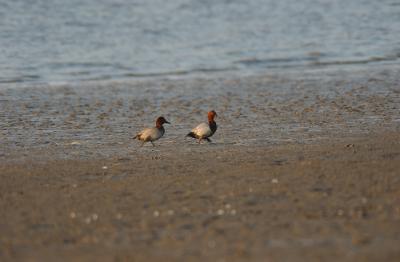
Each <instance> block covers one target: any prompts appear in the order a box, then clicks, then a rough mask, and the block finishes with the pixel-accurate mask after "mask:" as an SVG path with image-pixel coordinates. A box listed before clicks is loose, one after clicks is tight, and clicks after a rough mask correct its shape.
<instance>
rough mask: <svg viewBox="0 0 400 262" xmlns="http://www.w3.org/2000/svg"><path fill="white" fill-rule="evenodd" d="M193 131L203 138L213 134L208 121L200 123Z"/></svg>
mask: <svg viewBox="0 0 400 262" xmlns="http://www.w3.org/2000/svg"><path fill="white" fill-rule="evenodd" d="M192 133H193V134H195V135H196V136H197V137H201V138H205V137H209V136H210V135H212V131H211V129H210V126H209V125H208V124H206V123H201V124H200V125H198V126H196V127H195V128H193V129H192Z"/></svg>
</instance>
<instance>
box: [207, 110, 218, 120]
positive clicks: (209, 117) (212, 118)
mask: <svg viewBox="0 0 400 262" xmlns="http://www.w3.org/2000/svg"><path fill="white" fill-rule="evenodd" d="M216 116H218V115H217V112H215V111H214V110H211V111H210V112H208V121H214V117H216Z"/></svg>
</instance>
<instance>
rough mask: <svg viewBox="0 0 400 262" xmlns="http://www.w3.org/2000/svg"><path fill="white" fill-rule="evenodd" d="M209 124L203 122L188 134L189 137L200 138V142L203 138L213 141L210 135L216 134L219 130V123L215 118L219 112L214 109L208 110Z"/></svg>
mask: <svg viewBox="0 0 400 262" xmlns="http://www.w3.org/2000/svg"><path fill="white" fill-rule="evenodd" d="M207 116H208V124H207V123H201V124H199V125H198V126H196V127H195V128H193V129H192V131H190V133H189V134H187V135H186V136H187V137H193V138H195V139H198V143H199V144H200V143H201V140H203V139H204V140H207V141H208V142H211V139H210V137H211V136H212V135H214V133H215V131H217V123H215V121H214V118H215V117H216V116H218V115H217V113H216V112H215V111H214V110H211V111H210V112H208V115H207Z"/></svg>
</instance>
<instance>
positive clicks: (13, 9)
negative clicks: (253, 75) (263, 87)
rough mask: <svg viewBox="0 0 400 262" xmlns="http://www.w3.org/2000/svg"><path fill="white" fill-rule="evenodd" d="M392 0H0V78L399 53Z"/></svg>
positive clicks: (258, 66)
mask: <svg viewBox="0 0 400 262" xmlns="http://www.w3.org/2000/svg"><path fill="white" fill-rule="evenodd" d="M399 35H400V4H399V3H398V2H397V1H393V0H383V1H372V0H371V1H366V0H354V1H346V0H337V1H324V0H305V1H292V0H282V1H273V0H248V1H239V0H224V1H211V0H202V1H198V0H191V1H187V0H185V1H184V0H172V1H160V0H150V1H149V0H146V1H144V0H139V1H128V0H118V1H106V0H96V1H95V0H88V1H78V0H71V1H63V0H54V1H45V0H42V1H34V2H32V1H27V0H25V1H21V0H20V1H5V0H2V1H0V52H1V53H0V57H1V63H0V84H9V83H32V82H33V83H53V82H70V81H82V80H102V79H125V78H128V79H129V78H136V77H143V76H159V75H161V76H165V75H166V76H169V75H187V74H189V75H190V74H196V73H206V74H209V73H212V72H221V71H233V72H238V73H240V72H254V71H265V70H268V71H270V70H274V69H279V70H282V69H286V68H291V69H293V68H294V69H297V68H299V69H303V68H308V67H316V66H332V65H334V66H342V65H349V64H350V65H353V64H354V65H360V64H363V65H364V64H365V65H367V64H369V63H376V62H380V63H382V62H387V61H389V62H393V61H395V62H397V61H398V59H399V56H400V47H399V46H400V38H399Z"/></svg>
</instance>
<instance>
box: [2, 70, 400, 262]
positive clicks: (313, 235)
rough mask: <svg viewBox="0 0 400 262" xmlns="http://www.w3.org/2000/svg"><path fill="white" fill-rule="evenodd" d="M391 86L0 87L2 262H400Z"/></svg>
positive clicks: (332, 77) (325, 80)
mask: <svg viewBox="0 0 400 262" xmlns="http://www.w3.org/2000/svg"><path fill="white" fill-rule="evenodd" d="M399 75H400V67H399V66H398V65H385V66H384V65H382V66H371V67H368V68H365V67H364V68H362V69H355V68H347V69H342V70H332V69H331V70H328V69H326V68H325V69H324V68H321V69H318V70H317V69H315V70H309V71H304V72H301V71H294V72H290V71H285V73H279V72H267V73H258V74H253V75H247V76H235V75H233V74H232V75H226V74H225V75H221V76H219V75H213V76H207V75H206V74H204V75H199V76H198V77H190V78H189V77H188V78H184V77H182V78H176V79H174V78H156V79H155V78H153V79H152V78H150V79H145V78H143V79H140V80H135V81H124V80H119V81H111V80H110V81H103V82H83V83H76V84H52V85H45V86H44V85H42V86H41V85H37V86H32V85H30V86H26V87H23V86H20V87H17V88H14V87H8V86H7V85H2V86H1V88H0V143H1V147H0V179H1V183H0V210H1V213H2V215H1V218H0V232H1V234H0V260H2V261H55V260H57V261H218V262H222V261H225V262H228V261H398V260H399V259H400V248H399V247H400V237H399V235H400V176H399V175H400V172H399V170H400V142H399V141H400V110H399V109H400V108H399V105H400V80H399V77H398V76H399ZM210 109H214V110H216V111H217V112H218V115H219V117H218V118H217V119H216V121H217V124H218V126H219V127H218V131H217V133H216V134H215V135H214V137H213V143H212V144H207V143H204V144H201V145H198V144H196V143H195V141H193V140H190V139H189V138H185V134H186V133H187V132H188V131H189V130H190V129H191V128H192V127H193V126H194V125H195V124H198V123H200V122H201V121H206V113H207V111H208V110H210ZM159 115H163V116H165V117H166V118H167V119H168V120H169V121H170V122H171V123H172V125H170V126H169V125H167V126H166V134H165V137H163V138H162V139H160V140H159V141H157V142H156V147H154V148H153V147H152V146H151V145H150V144H149V145H146V146H144V147H143V148H140V147H139V143H137V141H133V140H132V139H131V138H132V137H133V136H134V134H135V133H136V132H137V131H139V130H140V129H142V128H143V127H146V126H152V125H154V120H155V118H157V117H158V116H159Z"/></svg>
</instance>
